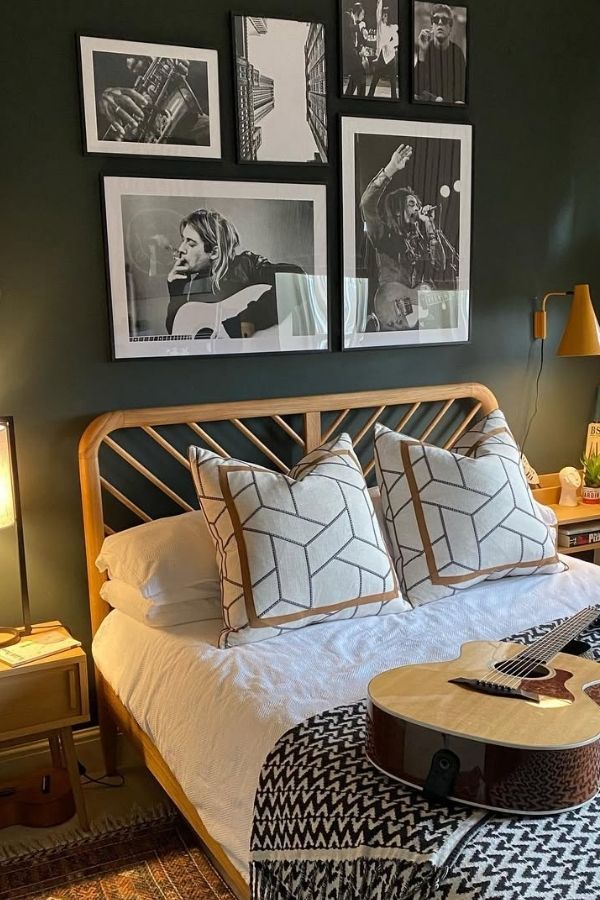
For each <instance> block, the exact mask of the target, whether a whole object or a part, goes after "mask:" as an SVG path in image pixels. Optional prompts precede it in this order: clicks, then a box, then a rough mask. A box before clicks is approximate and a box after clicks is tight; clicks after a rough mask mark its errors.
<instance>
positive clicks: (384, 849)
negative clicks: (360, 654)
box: [250, 623, 600, 900]
mask: <svg viewBox="0 0 600 900" xmlns="http://www.w3.org/2000/svg"><path fill="white" fill-rule="evenodd" d="M556 624H557V623H551V624H549V625H542V626H539V627H537V628H533V629H529V630H528V631H527V632H524V633H522V634H520V635H516V636H513V637H511V638H510V640H514V641H520V642H522V643H531V642H532V641H534V640H537V639H538V638H539V637H541V636H543V635H544V634H546V633H547V632H548V631H549V630H550V628H552V627H554V626H555V625H556ZM583 639H584V640H586V641H588V642H589V643H590V645H591V646H592V653H591V655H592V658H595V659H596V660H598V661H600V628H596V629H595V630H594V631H588V632H587V633H586V634H584V636H583ZM597 702H599V701H597ZM365 725H366V703H365V702H361V703H356V704H353V705H351V706H344V707H338V708H337V709H333V710H329V711H327V712H324V713H321V714H320V715H317V716H313V717H312V718H311V719H308V720H307V721H306V722H304V723H302V724H301V725H298V726H296V727H295V728H293V729H291V730H290V731H288V732H287V733H286V734H285V735H284V736H283V737H282V738H281V739H280V740H279V741H278V743H277V745H276V746H275V748H274V749H273V751H272V752H271V754H270V755H269V757H268V758H267V760H266V762H265V765H264V767H263V770H262V774H261V778H260V782H259V787H258V791H257V794H256V800H255V809H254V824H253V832H252V844H251V870H250V871H251V889H252V898H253V900H390V898H392V897H393V898H394V900H409V898H410V900H450V898H457V897H461V898H464V900H517V898H519V900H521V898H530V900H541V898H542V897H544V898H548V900H550V898H552V900H555V898H559V897H562V898H566V900H595V898H598V897H600V868H599V867H598V865H597V858H598V850H599V847H600V838H599V834H600V800H599V798H598V797H596V798H595V799H594V800H593V801H592V802H590V803H589V804H587V805H586V806H584V807H582V808H580V809H576V810H571V811H568V812H564V813H560V814H558V815H553V816H549V817H546V816H509V815H506V816H504V815H500V814H497V813H487V814H486V813H483V812H482V811H478V810H474V809H473V808H470V807H467V806H460V805H458V804H453V805H450V806H445V805H441V804H440V805H432V804H429V803H428V802H427V801H426V800H424V798H423V796H422V795H421V794H420V793H419V792H417V791H414V790H412V789H411V788H408V787H405V786H404V785H402V784H400V783H398V782H395V781H393V780H392V779H391V778H388V777H387V776H385V775H383V774H382V773H381V772H379V771H378V770H377V769H375V768H374V767H373V766H372V765H371V764H370V763H369V762H368V760H367V759H366V757H365V753H364V746H365Z"/></svg>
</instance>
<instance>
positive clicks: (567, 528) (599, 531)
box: [558, 519, 600, 547]
mask: <svg viewBox="0 0 600 900" xmlns="http://www.w3.org/2000/svg"><path fill="white" fill-rule="evenodd" d="M585 544H600V519H593V520H590V521H589V522H577V524H576V525H561V526H560V527H559V529H558V546H559V547H582V546H584V545H585Z"/></svg>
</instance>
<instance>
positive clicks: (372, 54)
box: [338, 0, 402, 103]
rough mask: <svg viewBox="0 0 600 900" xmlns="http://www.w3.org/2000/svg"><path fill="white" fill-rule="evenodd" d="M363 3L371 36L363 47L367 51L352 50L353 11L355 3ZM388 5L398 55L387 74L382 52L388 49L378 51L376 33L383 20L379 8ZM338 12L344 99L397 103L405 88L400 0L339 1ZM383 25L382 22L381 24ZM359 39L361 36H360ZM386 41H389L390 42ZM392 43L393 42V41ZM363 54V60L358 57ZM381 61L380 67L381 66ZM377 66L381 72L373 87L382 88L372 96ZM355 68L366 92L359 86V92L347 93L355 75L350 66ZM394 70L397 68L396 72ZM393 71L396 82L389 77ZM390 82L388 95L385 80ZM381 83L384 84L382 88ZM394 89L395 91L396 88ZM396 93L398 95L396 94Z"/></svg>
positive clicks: (341, 82)
mask: <svg viewBox="0 0 600 900" xmlns="http://www.w3.org/2000/svg"><path fill="white" fill-rule="evenodd" d="M357 5H359V6H362V7H363V11H364V16H365V23H366V28H367V31H368V33H369V38H368V39H366V40H365V44H366V46H363V50H364V53H362V54H361V53H359V54H356V53H353V52H352V49H351V47H352V45H353V42H351V34H352V33H353V28H354V24H355V23H354V22H353V17H352V13H351V10H352V8H353V7H355V6H357ZM386 7H387V8H388V10H389V15H390V22H389V27H390V28H391V29H393V27H394V26H395V55H394V66H393V69H390V68H389V63H388V69H387V73H386V74H385V69H384V67H385V60H384V59H383V58H382V55H383V53H384V52H385V51H382V53H380V54H378V53H377V49H378V46H377V45H378V35H377V31H378V29H377V23H378V21H381V16H380V9H381V10H383V9H385V8H386ZM338 14H339V19H338V21H339V27H338V31H339V60H340V96H341V97H342V98H343V99H345V100H351V99H355V100H358V99H360V100H369V101H371V100H380V101H383V102H388V103H389V102H392V103H395V102H397V101H398V100H399V99H400V97H401V90H402V83H401V82H402V78H401V72H400V70H401V65H402V59H401V49H400V47H401V46H402V34H401V30H402V22H401V18H400V0H359V2H358V3H355V0H338ZM381 24H382V25H383V23H381ZM392 37H393V34H392V33H390V41H391V40H392ZM359 39H361V38H360V37H359ZM388 42H389V41H387V42H386V43H388ZM392 42H393V41H392ZM357 55H358V56H362V60H358V59H356V58H355V57H356V56H357ZM378 63H379V66H378ZM359 66H360V67H361V68H362V69H363V72H362V75H361V74H360V69H359ZM377 67H379V70H380V74H379V76H378V78H377V81H376V83H375V87H374V90H375V91H377V90H378V89H379V94H377V93H374V94H373V95H372V96H369V91H370V90H371V88H372V87H373V79H374V76H375V75H376V74H378V73H377ZM354 68H355V69H356V72H358V73H359V76H360V77H361V78H364V91H365V93H364V95H362V94H359V93H358V90H359V89H360V88H359V87H358V86H357V93H354V92H353V93H351V94H349V93H347V90H348V80H349V79H350V78H351V77H352V75H351V69H354ZM394 70H395V71H394ZM392 73H393V74H394V76H395V85H393V82H392V81H391V79H390V78H389V75H390V74H392ZM355 81H358V78H357V77H356V76H355ZM386 82H387V83H389V94H390V96H389V97H388V96H385V87H384V85H385V83H386ZM380 85H381V87H380ZM394 88H395V90H394ZM394 94H395V96H393V95H394Z"/></svg>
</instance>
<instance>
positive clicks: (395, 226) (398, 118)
mask: <svg viewBox="0 0 600 900" xmlns="http://www.w3.org/2000/svg"><path fill="white" fill-rule="evenodd" d="M329 3H330V4H335V5H336V6H337V9H336V21H337V28H336V29H334V30H332V29H331V28H329V27H326V21H327V16H326V15H325V16H324V20H323V21H318V20H315V19H312V18H309V17H305V16H303V15H302V13H301V9H294V8H293V4H290V5H289V9H288V7H287V6H286V9H285V15H269V16H264V15H260V14H250V13H249V12H248V11H244V12H241V11H237V10H234V9H232V10H228V11H227V14H226V16H225V13H223V15H224V18H226V19H227V30H228V33H227V34H224V39H223V42H222V44H219V46H217V47H202V46H189V44H190V43H193V42H192V41H187V42H186V41H182V43H181V45H179V44H174V43H151V42H146V41H141V40H138V39H137V38H138V36H137V35H131V36H127V37H131V39H123V36H121V35H119V36H114V37H112V36H104V37H94V36H89V35H79V36H78V57H79V59H78V62H79V71H80V85H81V99H82V126H83V127H82V132H83V149H84V152H85V153H88V154H103V155H105V156H107V157H109V156H114V157H121V158H122V157H125V156H130V157H137V158H138V159H140V158H142V157H147V158H153V159H154V160H155V162H154V163H153V164H152V165H153V166H154V168H153V170H152V171H151V173H150V174H148V167H147V165H146V166H145V169H144V171H143V173H142V172H140V173H139V175H136V174H135V173H134V174H133V175H132V174H131V173H132V169H131V164H129V166H128V167H127V168H126V169H122V173H121V174H120V173H119V171H118V168H115V163H113V164H112V165H111V168H110V173H108V172H107V173H106V174H104V173H102V179H101V180H102V193H103V214H104V231H105V239H106V258H107V287H108V291H107V294H108V301H109V302H108V306H109V311H110V329H111V334H112V353H113V358H114V359H148V358H156V357H164V358H176V357H182V356H196V357H211V356H228V355H229V356H230V355H236V356H237V355H240V354H242V355H248V356H254V355H257V354H264V353H269V354H271V353H289V352H315V351H321V352H323V351H332V350H339V349H341V350H359V349H376V348H402V347H416V346H424V345H435V344H455V343H463V342H466V341H468V340H469V337H470V321H471V307H472V303H471V288H470V262H471V259H470V256H471V207H472V197H471V169H472V135H471V126H470V125H469V124H468V123H467V122H466V121H465V113H466V104H467V99H468V83H467V40H468V10H467V7H466V6H463V5H461V6H457V5H454V4H444V3H431V2H424V0H329ZM259 12H260V11H259ZM335 61H337V67H336V65H335ZM336 69H337V70H336ZM224 73H230V75H231V77H230V78H228V77H226V76H224ZM224 85H225V86H226V87H225V88H224ZM225 90H226V91H227V95H226V94H225ZM373 101H379V102H378V103H375V102H373ZM436 106H437V107H439V108H443V112H444V115H443V117H442V118H443V121H435V120H432V119H431V118H430V116H431V115H432V113H434V110H433V107H436ZM225 110H226V114H225ZM334 122H335V126H336V127H337V134H338V138H339V139H338V140H337V141H333V149H332V131H331V129H332V123H334ZM186 161H187V163H186ZM223 162H227V163H228V164H229V165H228V175H229V177H227V178H224V177H222V176H220V175H217V174H216V173H217V172H218V168H217V169H216V168H215V164H216V166H217V167H218V166H219V165H220V164H222V163H223ZM179 164H181V165H184V164H185V165H186V168H185V171H181V170H180V171H178V165H179ZM190 164H193V165H194V167H195V168H194V172H193V174H192V172H191V171H190ZM232 164H233V171H234V172H235V173H236V174H235V175H233V176H232V175H231V172H232ZM207 167H208V168H207ZM203 170H204V171H203ZM133 171H134V172H135V170H133ZM285 172H287V173H289V175H288V176H287V177H286V175H285V174H282V173H285ZM142 174H143V177H141V176H142ZM336 207H337V208H338V209H339V210H340V211H341V212H340V221H339V227H337V228H336V227H335V226H336V224H337V223H336V222H335V217H334V221H333V225H332V221H331V219H332V217H331V215H330V216H329V219H328V215H327V212H328V210H329V211H331V209H332V208H333V209H335V208H336ZM338 251H339V267H338V264H337V262H336V264H335V267H334V271H335V273H336V277H335V279H334V278H333V277H332V271H331V270H332V259H333V258H335V255H336V253H337V252H338ZM338 271H339V273H340V277H339V278H338V277H337V272H338Z"/></svg>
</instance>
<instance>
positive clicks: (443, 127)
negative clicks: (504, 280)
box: [341, 116, 471, 349]
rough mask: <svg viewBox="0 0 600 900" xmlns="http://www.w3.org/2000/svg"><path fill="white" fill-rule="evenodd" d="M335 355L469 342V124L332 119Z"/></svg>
mask: <svg viewBox="0 0 600 900" xmlns="http://www.w3.org/2000/svg"><path fill="white" fill-rule="evenodd" d="M341 146H342V172H343V175H342V230H343V276H344V329H343V330H344V349H357V348H363V347H396V346H397V347H408V346H416V345H424V344H448V343H458V342H464V341H467V340H468V339H469V322H470V287H469V284H470V253H471V126H470V125H455V124H442V123H434V122H408V121H401V120H397V119H375V118H370V117H369V118H365V117H363V118H357V117H348V116H344V117H342V140H341Z"/></svg>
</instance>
